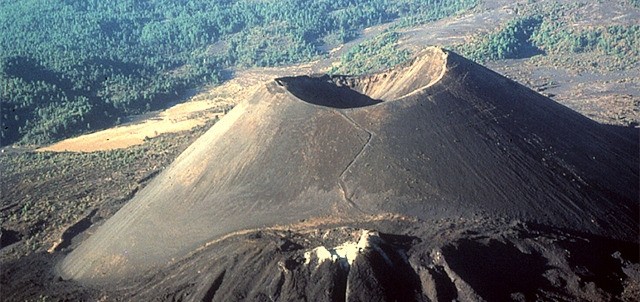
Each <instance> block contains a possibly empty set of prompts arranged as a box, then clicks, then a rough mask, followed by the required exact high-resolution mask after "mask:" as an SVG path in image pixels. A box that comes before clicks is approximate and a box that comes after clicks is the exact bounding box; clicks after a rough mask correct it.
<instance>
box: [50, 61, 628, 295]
mask: <svg viewBox="0 0 640 302" xmlns="http://www.w3.org/2000/svg"><path fill="white" fill-rule="evenodd" d="M637 155H638V134H637V131H636V132H631V131H619V129H616V128H613V127H609V126H604V125H600V124H598V123H596V122H594V121H592V120H590V119H588V118H586V117H584V116H582V115H580V114H578V113H576V112H574V111H572V110H570V109H568V108H566V107H564V106H562V105H559V104H558V103H556V102H555V101H553V100H551V99H549V98H546V97H544V96H542V95H540V94H538V93H536V92H534V91H531V90H529V89H528V88H526V87H524V86H521V85H519V84H517V83H515V82H513V81H511V80H509V79H507V78H505V77H503V76H501V75H499V74H497V73H495V72H493V71H491V70H488V69H486V68H484V67H482V66H480V65H478V64H476V63H473V62H471V61H468V60H466V59H464V58H462V57H461V56H459V55H457V54H455V53H453V52H450V51H446V50H442V49H439V48H428V49H426V50H424V51H423V52H422V53H420V55H418V56H417V57H416V58H415V59H413V60H412V61H410V62H408V63H406V64H404V65H402V66H398V67H396V68H394V69H392V70H388V71H385V72H382V73H378V74H372V75H366V76H360V77H350V76H338V75H331V76H330V75H318V76H298V77H283V78H278V79H275V80H273V81H271V82H269V83H267V84H265V86H264V87H263V88H262V89H260V90H259V91H258V92H256V93H255V94H254V95H253V96H251V97H250V98H248V99H247V100H246V101H243V102H241V103H240V104H239V105H238V106H236V107H235V108H234V109H233V110H231V111H230V112H229V114H228V115H227V116H226V117H225V118H223V119H222V120H221V121H220V122H219V123H217V124H216V125H215V126H213V127H212V128H211V129H210V130H209V131H208V132H207V133H206V134H204V135H203V136H202V137H201V138H199V139H198V140H197V141H196V142H195V143H194V144H193V145H191V146H190V147H189V148H188V149H187V150H186V151H185V152H184V153H183V154H181V155H180V156H179V157H178V158H177V159H176V161H175V162H174V163H173V164H172V165H171V166H170V167H168V168H167V169H165V170H164V171H163V172H162V173H161V174H160V175H158V176H157V177H156V178H155V179H154V180H153V181H152V182H151V183H149V184H148V185H147V186H146V187H145V188H144V189H143V190H141V191H140V192H138V193H137V195H136V196H135V197H133V199H132V200H131V201H129V202H128V204H127V205H125V206H124V207H123V208H122V209H121V210H120V211H119V212H117V213H116V214H115V215H114V216H113V217H112V218H110V219H109V220H108V221H107V222H106V223H104V224H103V225H102V226H100V227H99V228H98V229H97V231H96V232H95V233H94V234H92V235H91V236H90V237H89V238H88V239H86V240H85V241H84V242H82V243H81V244H80V245H79V246H78V247H77V248H75V249H74V250H73V251H71V252H70V254H69V255H68V256H66V258H65V259H64V260H63V261H62V262H61V263H60V264H59V266H58V271H59V273H60V275H61V276H62V278H64V279H72V280H76V281H77V282H80V283H82V284H88V285H91V286H98V287H100V286H105V287H116V288H119V287H118V286H117V285H118V284H121V285H122V286H125V284H127V285H130V284H137V285H136V286H133V287H132V286H128V287H127V288H128V290H125V291H124V292H120V293H119V294H123V293H125V294H123V295H125V296H127V295H130V296H127V297H132V296H135V297H138V298H140V297H145V299H184V300H191V299H193V300H220V301H228V300H244V299H249V300H300V299H313V300H346V301H356V300H397V299H401V300H420V301H427V300H451V299H461V300H505V299H510V300H522V299H525V300H529V299H535V298H543V299H545V298H546V299H550V298H554V297H555V298H556V299H562V298H563V297H564V298H567V299H573V298H576V297H578V298H585V299H587V298H588V299H596V300H598V299H603V300H606V299H609V298H612V297H621V296H624V295H628V294H629V291H630V290H631V289H632V288H633V286H635V285H633V284H636V283H633V282H636V281H634V280H635V279H633V276H632V275H633V274H632V273H629V272H630V271H633V268H634V267H635V269H636V270H637V267H636V266H634V265H636V264H637V262H638V259H637V258H638V235H639V234H638V217H639V212H638V208H639V201H638V192H639V187H638V186H639V182H638V173H639V172H638V167H639V160H638V156H637ZM565 251H566V252H565ZM636 277H637V276H636ZM132 280H133V281H132ZM620 280H625V281H620ZM131 282H133V283H131ZM629 284H631V285H629ZM636 285H637V284H636Z"/></svg>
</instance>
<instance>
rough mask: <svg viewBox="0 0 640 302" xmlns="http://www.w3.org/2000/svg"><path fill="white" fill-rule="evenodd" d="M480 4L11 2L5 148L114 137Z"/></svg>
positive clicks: (417, 0) (447, 0) (2, 35)
mask: <svg viewBox="0 0 640 302" xmlns="http://www.w3.org/2000/svg"><path fill="white" fill-rule="evenodd" d="M474 3H475V0H399V1H390V0H292V1H279V0H264V1H253V0H218V1H206V0H117V1H102V0H21V1H4V0H0V87H2V91H1V92H0V109H1V110H2V112H1V114H0V119H1V124H2V128H1V129H0V130H1V137H0V139H1V142H0V144H1V145H7V144H10V143H15V142H19V143H24V144H42V143H46V142H50V141H52V140H55V139H59V138H64V137H67V136H70V135H72V134H75V133H80V132H85V131H90V130H92V129H97V128H101V127H105V126H108V125H112V124H113V123H114V122H115V121H116V120H117V117H120V116H123V115H129V114H135V113H141V112H145V111H148V110H151V109H154V108H159V107H161V106H163V105H164V104H165V103H166V102H167V101H169V100H174V99H175V98H176V96H178V95H180V94H181V93H183V92H184V91H185V90H186V89H189V88H193V87H197V86H198V85H202V84H205V83H217V82H219V81H221V80H222V76H221V71H222V70H223V69H225V68H229V67H233V66H273V65H280V64H289V63H294V62H301V61H305V60H309V59H311V58H314V57H316V56H318V55H321V54H322V52H323V49H326V48H325V47H323V46H324V45H326V44H334V45H335V44H339V43H343V42H345V41H348V40H350V39H353V38H354V37H355V36H356V35H357V32H358V31H359V30H360V29H362V28H364V27H367V26H371V25H375V24H380V23H383V22H389V21H391V20H396V19H400V20H408V21H406V22H405V21H402V22H405V23H410V22H418V21H419V20H431V19H433V18H436V17H444V16H446V15H449V14H453V13H455V12H457V11H460V10H462V9H466V8H469V7H470V6H472V5H473V4H474ZM416 20H418V21H416Z"/></svg>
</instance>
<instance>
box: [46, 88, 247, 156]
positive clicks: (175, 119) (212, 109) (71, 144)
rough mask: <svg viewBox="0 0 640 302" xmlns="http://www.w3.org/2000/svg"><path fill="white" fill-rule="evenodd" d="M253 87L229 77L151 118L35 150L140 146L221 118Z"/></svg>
mask: <svg viewBox="0 0 640 302" xmlns="http://www.w3.org/2000/svg"><path fill="white" fill-rule="evenodd" d="M257 87H258V85H257V84H256V83H251V84H248V83H246V81H243V83H238V81H237V80H231V81H228V82H227V83H225V84H223V85H220V86H217V87H214V88H211V89H209V90H206V91H204V92H201V93H199V94H197V95H196V96H194V97H192V98H191V99H190V100H189V101H187V102H185V103H181V104H177V105H175V106H173V107H171V108H168V109H166V110H163V111H159V112H156V113H155V114H152V115H151V117H147V118H143V117H140V118H138V120H137V121H133V122H129V123H126V124H123V125H120V126H116V127H113V128H110V129H106V130H102V131H98V132H94V133H90V134H86V135H81V136H78V137H74V138H70V139H66V140H63V141H60V142H57V143H55V144H53V145H50V146H47V147H43V148H40V149H38V150H37V151H54V152H64V151H70V152H93V151H104V150H113V149H122V148H128V147H131V146H135V145H140V144H142V143H143V142H144V140H145V139H149V138H153V137H156V136H158V135H161V134H164V133H176V132H180V131H186V130H191V129H193V128H194V127H197V126H201V125H204V124H206V122H207V121H209V120H211V119H213V118H216V117H217V118H221V117H222V116H223V115H224V114H225V109H227V108H230V107H231V106H234V105H235V104H237V103H238V101H240V100H241V99H242V98H243V95H250V94H251V92H253V91H255V89H256V88H257ZM134 120H135V118H134Z"/></svg>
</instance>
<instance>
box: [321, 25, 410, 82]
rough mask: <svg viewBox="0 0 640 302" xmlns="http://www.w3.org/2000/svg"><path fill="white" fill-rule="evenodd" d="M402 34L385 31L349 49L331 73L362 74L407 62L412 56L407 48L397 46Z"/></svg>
mask: <svg viewBox="0 0 640 302" xmlns="http://www.w3.org/2000/svg"><path fill="white" fill-rule="evenodd" d="M399 38H400V34H399V33H397V32H395V31H385V32H383V33H381V34H379V35H377V36H375V37H373V38H371V39H369V40H366V41H364V42H362V43H359V44H358V45H356V46H354V47H353V48H351V49H349V51H347V52H346V53H345V54H344V55H342V56H341V57H340V63H339V64H338V65H337V66H334V67H333V68H332V69H331V70H330V71H329V73H332V74H348V75H360V74H365V73H371V72H374V71H380V70H384V69H387V68H389V67H392V66H395V65H398V64H400V63H403V62H405V61H406V60H407V59H409V57H410V53H409V51H408V50H406V49H400V48H398V46H397V43H398V39H399Z"/></svg>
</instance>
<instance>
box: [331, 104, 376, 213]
mask: <svg viewBox="0 0 640 302" xmlns="http://www.w3.org/2000/svg"><path fill="white" fill-rule="evenodd" d="M335 112H336V113H338V114H339V115H340V116H342V117H343V118H344V119H345V120H346V121H348V122H349V123H350V124H352V125H353V126H354V127H356V128H357V129H359V130H361V131H364V132H365V133H367V141H366V142H365V143H364V145H362V148H361V149H360V151H358V153H357V154H356V155H355V156H354V157H353V159H352V160H351V161H350V162H349V164H347V166H346V167H345V168H344V170H342V172H341V173H340V176H338V186H339V187H340V192H341V193H342V197H343V198H344V200H345V201H346V202H347V203H348V204H349V205H350V206H351V207H353V208H355V209H356V210H358V211H359V212H360V213H363V214H367V213H366V212H365V211H364V210H362V209H361V208H360V207H359V206H358V205H357V204H356V203H355V202H354V201H353V200H352V199H351V196H350V195H349V192H348V190H347V185H346V184H345V182H344V177H345V174H346V173H347V171H348V170H349V169H350V168H351V167H352V166H353V164H354V163H355V162H356V161H357V160H358V158H359V157H360V156H361V155H362V153H363V152H364V150H365V149H366V148H367V146H369V144H370V143H371V139H372V138H373V133H371V132H370V131H369V130H367V129H365V128H364V127H362V126H360V125H359V124H358V123H356V122H355V121H354V120H353V119H352V118H351V117H349V116H348V115H346V114H345V113H344V112H340V111H338V110H335Z"/></svg>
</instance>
